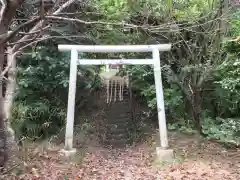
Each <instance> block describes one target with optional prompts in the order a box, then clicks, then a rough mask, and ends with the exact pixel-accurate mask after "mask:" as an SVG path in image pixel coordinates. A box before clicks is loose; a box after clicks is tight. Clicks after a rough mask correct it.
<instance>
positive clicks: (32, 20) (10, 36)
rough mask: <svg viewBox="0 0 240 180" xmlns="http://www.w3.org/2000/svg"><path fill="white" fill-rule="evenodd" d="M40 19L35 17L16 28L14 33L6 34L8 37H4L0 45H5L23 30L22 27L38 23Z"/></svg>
mask: <svg viewBox="0 0 240 180" xmlns="http://www.w3.org/2000/svg"><path fill="white" fill-rule="evenodd" d="M40 19H41V18H40V17H36V18H34V19H31V20H29V21H27V22H25V23H23V24H21V25H20V26H18V27H17V28H16V29H15V30H14V31H12V32H10V33H8V36H7V37H5V38H4V39H3V40H2V41H1V42H0V44H4V43H6V42H7V41H9V40H10V39H11V38H13V37H14V36H15V35H16V34H17V33H18V32H19V31H20V30H21V29H23V28H24V27H26V26H28V25H30V24H33V23H36V22H37V21H39V20H40Z"/></svg>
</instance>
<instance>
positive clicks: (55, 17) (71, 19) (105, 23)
mask: <svg viewBox="0 0 240 180" xmlns="http://www.w3.org/2000/svg"><path fill="white" fill-rule="evenodd" d="M45 18H46V19H49V20H58V21H67V22H75V23H81V24H86V25H90V24H103V25H115V26H128V27H131V28H139V27H143V26H138V25H134V24H127V23H124V22H122V23H111V22H104V21H84V20H81V19H75V18H68V17H59V16H45Z"/></svg>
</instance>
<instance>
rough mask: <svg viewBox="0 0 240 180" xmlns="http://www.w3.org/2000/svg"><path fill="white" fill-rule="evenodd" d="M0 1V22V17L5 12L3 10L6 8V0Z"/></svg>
mask: <svg viewBox="0 0 240 180" xmlns="http://www.w3.org/2000/svg"><path fill="white" fill-rule="evenodd" d="M0 1H1V4H2V8H1V11H0V22H2V19H3V17H4V14H5V11H6V8H7V0H0Z"/></svg>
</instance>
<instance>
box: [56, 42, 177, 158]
mask: <svg viewBox="0 0 240 180" xmlns="http://www.w3.org/2000/svg"><path fill="white" fill-rule="evenodd" d="M58 49H59V50H60V51H62V52H71V63H70V79H69V91H68V108H67V122H66V134H65V148H64V150H63V152H64V153H65V154H66V155H70V154H74V153H75V152H76V149H74V148H73V128H74V111H75V95H76V80H77V66H78V65H110V64H126V65H128V64H129V65H140V64H145V65H153V69H154V78H155V87H156V98H157V111H158V122H159V133H160V134H159V135H160V142H161V143H160V145H161V147H159V148H157V154H158V155H159V157H160V158H161V160H164V159H169V158H172V157H173V151H172V150H167V148H168V138H167V126H166V116H165V110H164V97H163V86H162V78H161V67H160V53H159V51H169V50H170V49H171V44H159V45H121V46H116V45H111V46H108V45H58ZM80 52H89V53H110V52H117V53H120V52H152V58H151V59H79V57H78V53H80Z"/></svg>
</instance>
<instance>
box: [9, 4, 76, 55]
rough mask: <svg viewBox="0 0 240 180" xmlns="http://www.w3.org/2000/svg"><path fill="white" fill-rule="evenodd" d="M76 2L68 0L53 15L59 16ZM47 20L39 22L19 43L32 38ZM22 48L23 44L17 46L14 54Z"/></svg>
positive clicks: (14, 48)
mask: <svg viewBox="0 0 240 180" xmlns="http://www.w3.org/2000/svg"><path fill="white" fill-rule="evenodd" d="M75 1H76V0H68V1H67V2H66V3H64V4H63V5H61V6H60V7H59V8H58V9H57V10H56V11H55V12H53V13H52V14H53V15H57V14H58V13H61V12H62V11H64V10H65V9H66V8H67V7H68V6H70V5H71V4H73V3H74V2H75ZM44 22H45V20H41V21H39V22H38V23H37V24H36V25H35V26H34V27H33V28H32V29H31V30H30V31H29V34H28V35H25V36H24V37H22V38H21V39H20V40H19V41H25V40H27V39H29V38H32V35H31V34H32V32H34V31H38V30H39V29H41V27H42V26H43V24H44ZM20 47H21V43H20V44H16V45H15V46H14V47H13V52H16V51H18V50H19V49H20Z"/></svg>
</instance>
